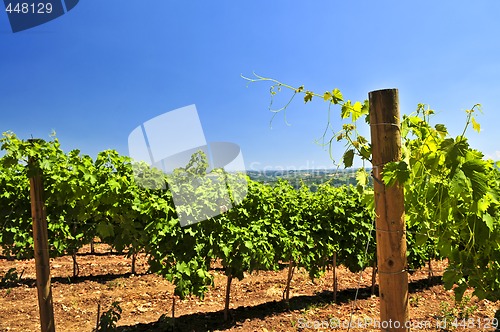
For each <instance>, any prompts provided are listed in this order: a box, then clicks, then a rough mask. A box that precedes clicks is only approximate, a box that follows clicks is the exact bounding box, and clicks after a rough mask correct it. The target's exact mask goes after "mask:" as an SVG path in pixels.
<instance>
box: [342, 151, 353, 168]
mask: <svg viewBox="0 0 500 332" xmlns="http://www.w3.org/2000/svg"><path fill="white" fill-rule="evenodd" d="M343 161H344V167H345V168H349V167H351V166H352V163H353V161H354V149H350V150H347V151H346V152H345V153H344V156H343Z"/></svg>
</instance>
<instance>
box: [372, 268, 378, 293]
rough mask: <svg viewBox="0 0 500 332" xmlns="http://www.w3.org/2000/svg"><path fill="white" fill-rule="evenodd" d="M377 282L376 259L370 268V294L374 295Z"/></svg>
mask: <svg viewBox="0 0 500 332" xmlns="http://www.w3.org/2000/svg"><path fill="white" fill-rule="evenodd" d="M376 284H377V261H376V260H375V261H374V262H373V269H372V295H375V285H376Z"/></svg>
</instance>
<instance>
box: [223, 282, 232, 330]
mask: <svg viewBox="0 0 500 332" xmlns="http://www.w3.org/2000/svg"><path fill="white" fill-rule="evenodd" d="M231 281H233V276H232V275H231V273H230V272H229V273H228V275H227V283H226V302H225V304H224V322H227V321H228V320H229V302H230V294H231Z"/></svg>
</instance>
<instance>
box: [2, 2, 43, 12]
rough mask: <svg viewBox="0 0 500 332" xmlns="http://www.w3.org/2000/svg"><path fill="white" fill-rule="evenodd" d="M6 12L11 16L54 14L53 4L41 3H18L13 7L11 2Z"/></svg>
mask: <svg viewBox="0 0 500 332" xmlns="http://www.w3.org/2000/svg"><path fill="white" fill-rule="evenodd" d="M5 11H6V12H7V13H9V14H12V13H17V14H50V13H52V3H50V2H47V3H43V2H39V3H27V2H23V3H19V2H18V3H16V4H15V5H12V3H11V2H9V4H8V5H7V7H5Z"/></svg>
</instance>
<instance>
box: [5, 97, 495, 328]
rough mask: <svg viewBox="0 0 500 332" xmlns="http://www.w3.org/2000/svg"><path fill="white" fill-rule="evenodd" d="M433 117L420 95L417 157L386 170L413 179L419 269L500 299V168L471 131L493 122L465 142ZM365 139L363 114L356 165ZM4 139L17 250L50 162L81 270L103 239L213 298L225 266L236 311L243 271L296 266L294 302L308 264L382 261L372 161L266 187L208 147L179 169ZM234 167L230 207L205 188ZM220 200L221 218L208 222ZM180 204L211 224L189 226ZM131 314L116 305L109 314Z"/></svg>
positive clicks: (361, 111) (408, 121)
mask: <svg viewBox="0 0 500 332" xmlns="http://www.w3.org/2000/svg"><path fill="white" fill-rule="evenodd" d="M297 92H298V93H302V92H303V91H302V89H300V88H299V89H296V93H297ZM305 93H306V101H308V100H307V99H309V100H310V99H311V98H312V97H313V94H312V92H308V91H305ZM323 98H324V99H325V100H330V101H331V102H332V103H334V104H337V103H342V102H343V101H342V96H341V94H340V92H338V91H335V90H334V91H332V93H328V95H326V94H325V95H324V96H323ZM342 111H343V112H342V116H343V118H352V120H353V121H354V122H355V121H357V120H358V118H361V116H362V115H366V114H367V109H366V107H365V106H363V105H362V104H361V103H355V104H351V103H350V102H345V103H344V104H343V106H342ZM431 114H432V112H431V111H430V110H428V109H425V108H424V106H423V105H419V108H418V110H417V112H416V113H415V114H413V115H410V116H404V117H403V121H402V128H401V132H402V137H403V158H402V160H401V161H398V162H393V163H390V164H387V166H386V167H385V169H384V173H383V181H384V183H385V184H386V185H388V186H390V185H392V184H393V183H395V182H398V183H401V184H404V189H405V210H406V218H407V230H406V237H407V248H408V253H407V261H408V271H410V273H412V272H415V271H417V270H418V269H419V268H421V267H423V266H425V265H426V264H429V262H430V261H431V260H436V259H437V260H441V259H446V260H447V262H448V264H447V265H446V271H445V272H444V274H443V277H442V281H443V283H444V286H445V288H446V289H453V290H454V293H455V298H456V301H457V302H458V303H459V302H460V301H462V299H463V297H464V294H465V293H466V291H467V289H471V290H472V291H473V295H474V296H477V298H479V299H487V300H490V301H497V300H499V299H500V279H499V275H500V227H499V226H500V211H499V206H500V197H499V193H500V172H499V170H498V164H495V163H494V162H493V161H488V160H484V158H483V155H482V154H481V153H480V152H479V151H476V150H474V149H472V148H471V147H470V146H469V144H468V142H467V139H466V138H465V136H464V134H465V132H466V129H467V128H468V126H469V125H471V124H472V126H473V128H474V129H477V130H478V129H479V125H478V124H477V122H476V121H475V118H474V116H473V115H474V108H473V109H472V110H470V111H468V113H467V120H466V126H465V129H464V133H463V134H462V135H459V136H457V137H456V138H452V137H450V135H449V133H448V132H447V129H446V127H445V126H444V125H440V124H438V125H435V126H432V125H431V124H430V115H431ZM352 135H357V134H356V126H355V125H352V124H351V125H344V127H343V131H342V132H341V133H340V134H339V136H337V139H339V140H340V139H346V138H347V139H348V140H349V142H350V144H351V145H350V146H351V147H352V149H348V150H347V151H346V153H345V154H344V163H345V164H346V166H351V165H352V160H353V157H354V155H355V154H358V155H360V156H361V157H364V158H365V159H369V157H370V153H371V152H370V146H369V144H368V143H367V140H366V139H364V138H362V137H361V136H352ZM1 143H2V150H3V151H5V155H4V156H3V157H2V158H1V159H0V207H1V208H0V226H1V227H0V243H1V247H2V253H3V256H4V257H5V258H7V259H17V260H24V259H30V258H32V257H33V236H32V218H31V212H30V184H29V178H30V177H31V176H33V174H35V173H37V172H42V173H43V184H44V199H45V204H46V214H47V221H48V233H49V244H50V247H49V251H50V255H51V257H53V258H56V257H63V256H64V257H71V259H72V266H73V267H72V273H71V276H72V278H75V279H76V278H77V277H78V275H79V273H80V266H79V263H78V260H79V257H80V256H79V255H78V253H79V252H81V251H82V248H84V247H85V248H87V247H90V248H92V247H93V245H94V241H98V242H99V243H100V245H106V246H107V247H108V248H109V250H111V251H113V252H115V253H120V254H123V255H125V256H126V257H127V258H130V262H131V268H130V273H132V274H135V273H136V269H137V267H136V264H137V258H138V257H139V256H140V257H142V258H143V259H144V260H145V261H146V262H147V268H146V271H147V273H155V274H158V275H160V276H163V277H164V278H165V279H166V280H168V281H169V282H171V284H172V285H173V287H174V294H175V295H176V296H177V297H178V298H179V299H181V300H182V299H185V298H190V297H191V296H195V297H198V298H200V299H203V298H204V296H205V294H206V293H207V292H208V291H209V290H210V288H211V287H212V286H214V267H217V269H216V270H219V271H221V272H222V273H223V275H224V276H225V279H226V282H225V289H226V293H225V296H224V297H225V310H224V320H226V321H227V320H229V319H230V317H229V307H230V294H231V293H230V289H231V284H232V282H233V280H234V279H237V280H239V281H241V280H243V279H244V278H245V276H248V275H249V274H252V273H253V272H255V271H268V272H276V271H280V270H282V269H283V267H286V271H287V272H286V280H283V300H284V302H285V303H290V301H291V299H290V296H289V294H290V285H291V282H292V279H293V276H294V272H296V271H302V272H304V273H306V274H307V275H308V276H309V278H310V279H311V280H315V279H318V278H320V277H321V276H322V275H323V274H324V273H325V272H326V271H327V270H330V269H333V270H334V271H336V269H338V267H339V266H341V265H342V266H343V267H345V268H347V269H348V270H349V271H351V272H358V271H363V270H365V269H366V268H367V267H372V266H376V265H375V264H376V262H375V260H376V240H375V229H374V227H375V226H374V219H375V215H374V212H373V208H374V207H373V196H374V192H373V188H371V187H370V186H368V185H367V184H368V183H369V182H368V178H369V176H370V174H369V173H368V171H366V170H365V169H360V170H358V172H357V176H356V179H357V182H358V184H357V186H342V187H335V186H333V185H331V184H330V183H325V184H322V185H319V186H317V187H316V188H315V190H314V191H312V190H310V188H308V187H307V186H306V185H302V186H301V187H300V188H299V189H295V188H294V187H293V186H292V185H290V184H289V183H288V182H286V181H283V180H281V181H278V182H277V183H275V184H273V185H267V184H262V183H259V182H256V181H252V180H250V179H249V178H248V177H246V176H245V175H243V174H238V173H225V172H223V171H222V170H213V171H212V173H213V174H215V175H217V176H216V177H207V176H205V175H206V171H207V167H208V163H207V159H206V156H205V155H204V154H203V153H202V152H197V153H195V154H194V155H193V156H192V158H191V161H190V162H189V163H188V165H187V166H186V167H185V168H179V169H176V170H175V171H174V173H173V174H171V175H168V177H167V175H165V174H163V173H159V172H157V171H155V170H153V169H151V168H149V167H148V166H147V165H143V164H136V163H134V162H133V161H132V160H131V159H130V158H128V157H126V156H121V155H119V154H118V153H117V152H116V151H113V150H107V151H103V152H101V153H99V154H98V156H97V157H96V158H95V159H92V158H91V157H90V156H87V155H82V154H81V153H80V151H78V150H73V151H70V152H68V153H65V152H64V151H62V149H61V147H60V144H59V141H58V140H57V138H55V137H53V138H52V140H50V141H48V142H45V141H39V140H38V141H28V142H27V141H23V140H20V139H19V138H17V137H16V136H15V134H13V133H5V134H4V135H3V138H2V139H1ZM34 160H35V162H33V161H34ZM172 177H175V178H176V179H180V180H182V179H185V178H188V177H189V178H193V177H194V178H195V179H196V180H197V181H196V183H197V187H196V188H194V187H190V188H188V189H189V190H188V191H192V192H197V193H198V194H199V195H202V199H201V200H200V199H199V198H198V200H197V201H198V202H199V204H197V205H194V206H193V205H185V206H181V207H179V206H178V205H177V206H175V205H174V202H173V196H172V191H173V190H186V188H180V187H179V188H170V190H165V189H166V188H164V187H163V184H164V183H167V184H168V183H169V181H170V180H171V179H172ZM220 177H225V178H226V179H227V180H228V181H230V182H231V183H233V184H239V185H241V186H243V185H245V186H246V189H245V190H244V191H245V192H246V196H245V197H244V199H243V200H242V197H238V195H239V193H241V192H243V190H238V189H234V187H233V190H232V191H230V193H229V194H230V198H231V201H232V202H233V203H235V204H234V206H233V207H232V208H230V209H227V207H225V206H221V205H220V204H219V203H218V202H220V201H221V199H223V197H219V196H217V195H218V193H219V192H221V191H213V190H204V188H208V187H210V188H213V187H216V186H220V185H222V184H221V183H220V182H218V181H217V180H216V179H218V178H220ZM138 179H139V180H138ZM181 182H182V181H181ZM183 183H185V184H186V185H191V186H193V184H192V182H189V181H184V182H183ZM190 183H191V184H190ZM145 184H147V185H145ZM203 195H205V196H203ZM187 200H189V201H190V202H193V199H187ZM240 201H241V203H239V204H237V203H238V202H240ZM207 208H208V210H209V211H220V214H218V215H217V216H215V217H210V218H207V216H206V213H207ZM180 214H184V215H187V216H190V217H193V218H194V219H196V220H204V219H206V220H205V221H202V222H199V223H194V224H192V225H188V226H186V227H181V224H180V221H179V217H180ZM91 252H92V249H91ZM9 273H10V275H9V274H8V273H7V274H5V275H4V277H3V278H4V279H2V280H8V279H9V276H10V278H12V276H17V274H16V273H17V272H16V271H15V270H10V271H9ZM297 273H299V272H297ZM334 275H335V272H334ZM14 279H15V278H14ZM334 284H336V282H335V281H334ZM333 291H334V294H336V290H335V289H334V290H333ZM334 296H335V295H334ZM174 299H175V298H174ZM115 308H116V311H114V313H115V314H117V313H119V312H120V311H121V309H120V310H118V309H119V304H118V303H116V304H115ZM174 310H175V302H174V303H173V305H172V313H173V312H174ZM108 313H109V312H108ZM110 315H111V314H110ZM103 317H108V316H103ZM118 317H119V315H118V316H116V317H114V316H113V315H111V316H109V317H108V320H113V319H115V320H116V319H117V318H118Z"/></svg>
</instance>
